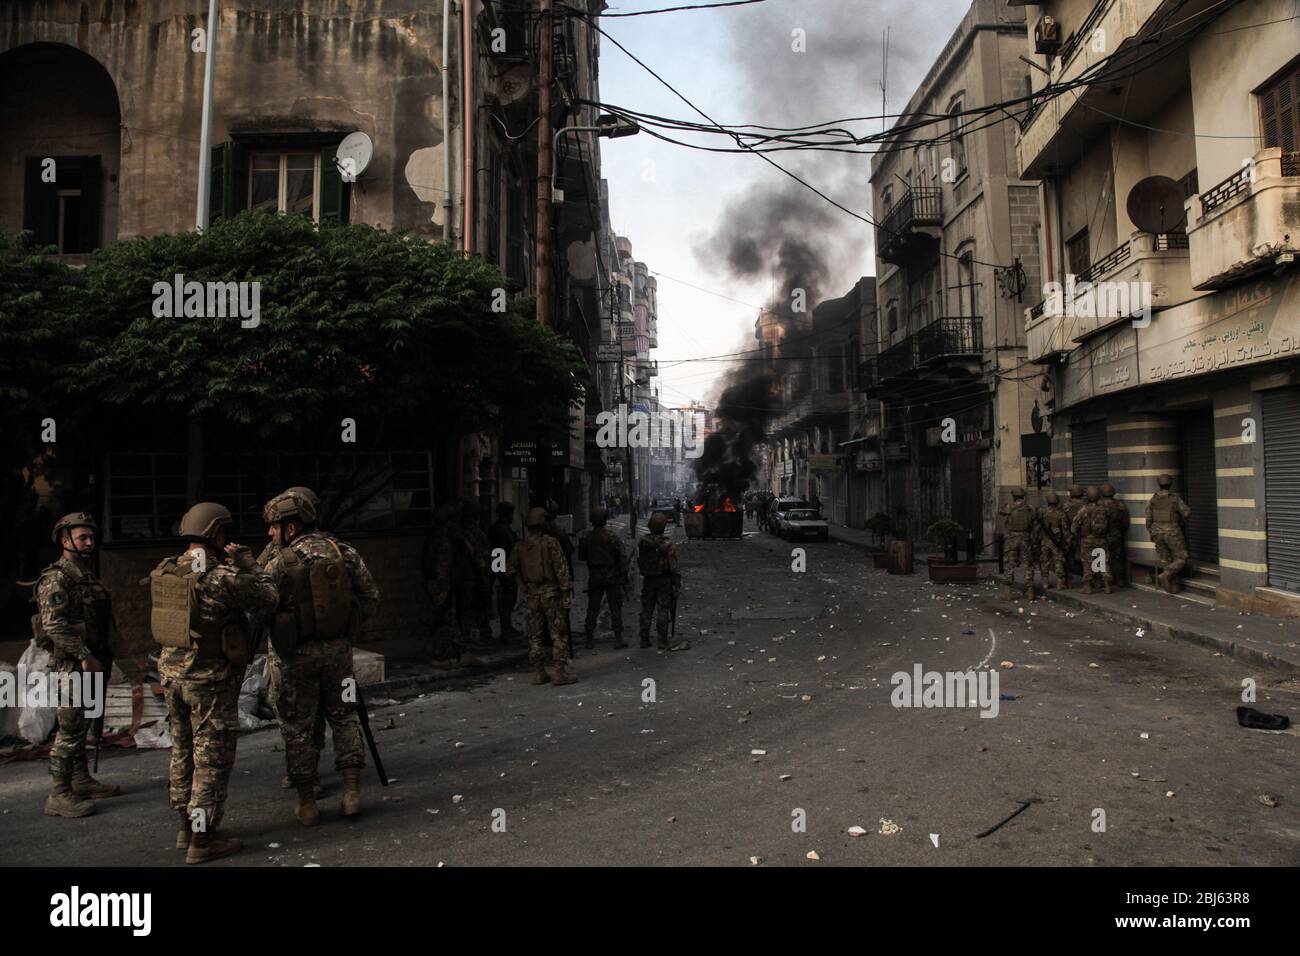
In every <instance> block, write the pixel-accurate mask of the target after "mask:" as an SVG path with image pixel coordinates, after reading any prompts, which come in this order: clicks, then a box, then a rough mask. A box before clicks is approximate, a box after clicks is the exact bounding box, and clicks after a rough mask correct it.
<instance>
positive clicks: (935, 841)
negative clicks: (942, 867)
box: [930, 833, 939, 850]
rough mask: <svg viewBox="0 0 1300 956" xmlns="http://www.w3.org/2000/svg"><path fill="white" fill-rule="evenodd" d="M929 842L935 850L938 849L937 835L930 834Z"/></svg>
mask: <svg viewBox="0 0 1300 956" xmlns="http://www.w3.org/2000/svg"><path fill="white" fill-rule="evenodd" d="M930 842H931V843H933V844H934V848H935V849H936V850H937V849H939V834H937V833H931V834H930Z"/></svg>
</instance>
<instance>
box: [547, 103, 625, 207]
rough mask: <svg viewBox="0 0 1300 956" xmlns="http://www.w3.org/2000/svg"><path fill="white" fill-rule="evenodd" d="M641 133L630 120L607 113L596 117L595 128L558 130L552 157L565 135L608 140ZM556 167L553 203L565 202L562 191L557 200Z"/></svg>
mask: <svg viewBox="0 0 1300 956" xmlns="http://www.w3.org/2000/svg"><path fill="white" fill-rule="evenodd" d="M639 132H641V127H640V126H638V125H637V124H636V123H634V122H633V121H632V120H630V119H624V118H623V117H621V116H614V115H612V114H610V113H606V114H605V115H603V116H597V117H596V125H595V126H565V127H563V128H562V129H557V130H556V131H555V135H554V136H553V137H551V155H552V156H554V155H555V153H556V151H557V150H558V149H559V145H560V137H561V136H563V135H564V134H565V133H595V134H596V135H597V136H604V137H607V138H608V139H619V138H621V137H623V136H635V135H636V134H637V133H639ZM555 173H556V170H555V166H554V165H552V166H551V200H552V201H553V202H563V201H564V193H563V191H560V193H559V196H560V198H559V199H558V200H557V199H556V198H555V196H556V188H555Z"/></svg>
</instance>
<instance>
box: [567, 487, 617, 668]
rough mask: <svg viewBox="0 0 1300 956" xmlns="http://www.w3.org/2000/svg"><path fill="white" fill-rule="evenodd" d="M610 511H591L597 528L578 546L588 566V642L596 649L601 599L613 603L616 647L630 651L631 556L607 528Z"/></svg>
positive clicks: (611, 617)
mask: <svg viewBox="0 0 1300 956" xmlns="http://www.w3.org/2000/svg"><path fill="white" fill-rule="evenodd" d="M608 520H609V509H608V508H605V507H603V506H601V505H597V506H596V507H595V508H592V509H591V523H592V524H593V525H594V526H595V527H593V528H592V529H591V530H590V531H588V532H587V533H586V534H585V535H583V536H582V538H581V539H580V540H579V542H578V556H579V557H580V558H581V559H582V560H584V561H586V562H587V628H586V630H587V640H586V645H585V646H586V647H588V648H591V647H594V646H595V635H596V618H597V617H598V616H599V615H600V603H601V599H602V598H603V599H605V600H607V601H608V602H609V617H610V623H611V624H612V625H613V628H614V647H616V648H619V647H627V642H626V641H624V640H623V587H624V586H625V585H626V584H627V571H628V567H627V552H626V551H624V550H623V542H622V541H620V540H619V539H618V535H616V534H614V532H612V531H610V530H609V529H608V528H607V527H605V522H606V521H608Z"/></svg>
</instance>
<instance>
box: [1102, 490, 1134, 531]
mask: <svg viewBox="0 0 1300 956" xmlns="http://www.w3.org/2000/svg"><path fill="white" fill-rule="evenodd" d="M1098 504H1099V505H1101V506H1102V507H1103V508H1105V509H1106V513H1107V514H1109V515H1110V520H1111V526H1110V533H1111V534H1112V535H1122V534H1123V533H1124V532H1125V531H1127V530H1128V526H1129V524H1130V523H1131V521H1132V519H1131V518H1130V517H1129V513H1128V508H1127V506H1125V504H1124V502H1122V501H1120V500H1119V499H1118V498H1102V499H1101V501H1099V502H1098Z"/></svg>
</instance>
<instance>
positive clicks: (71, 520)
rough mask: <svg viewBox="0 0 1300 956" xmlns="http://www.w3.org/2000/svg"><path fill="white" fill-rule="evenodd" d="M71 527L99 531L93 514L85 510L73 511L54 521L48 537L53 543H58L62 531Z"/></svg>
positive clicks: (69, 529)
mask: <svg viewBox="0 0 1300 956" xmlns="http://www.w3.org/2000/svg"><path fill="white" fill-rule="evenodd" d="M73 528H89V529H90V530H91V531H94V532H96V533H98V531H99V525H97V524H95V518H94V516H93V515H91V514H90V513H89V512H87V511H73V512H72V513H70V514H66V515H64V516H63V517H62V518H60V519H59V520H58V521H56V522H54V530H53V531H52V532H51V533H50V539H51V540H52V541H53V542H54V543H55V544H59V543H60V539H61V538H62V536H63V532H65V531H71V530H72V529H73Z"/></svg>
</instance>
